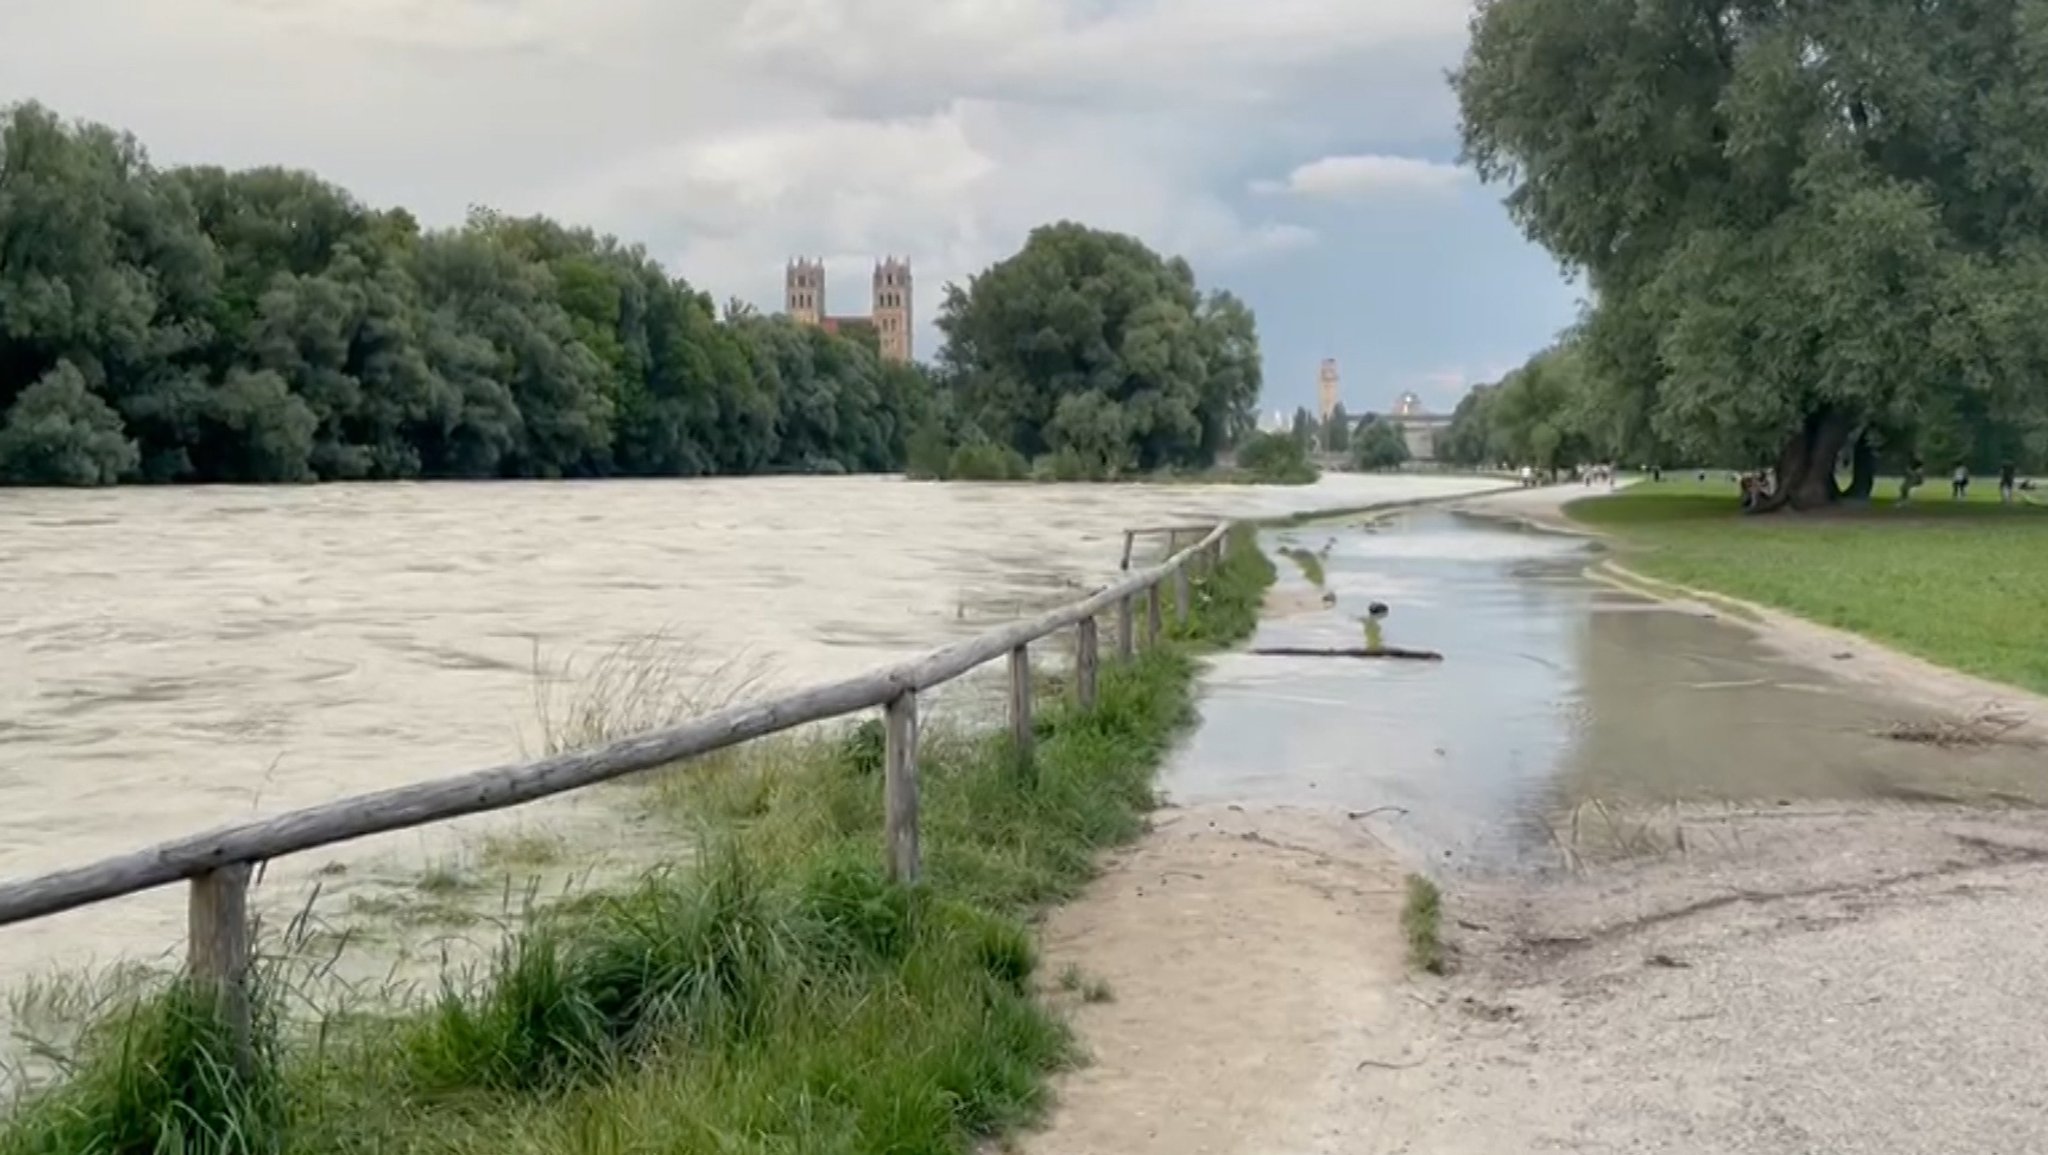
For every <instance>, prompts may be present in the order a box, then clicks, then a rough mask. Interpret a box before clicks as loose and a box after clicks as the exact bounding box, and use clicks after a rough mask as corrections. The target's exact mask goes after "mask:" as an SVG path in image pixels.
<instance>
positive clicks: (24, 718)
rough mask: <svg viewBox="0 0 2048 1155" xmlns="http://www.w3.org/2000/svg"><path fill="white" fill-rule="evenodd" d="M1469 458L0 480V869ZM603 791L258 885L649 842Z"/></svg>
mask: <svg viewBox="0 0 2048 1155" xmlns="http://www.w3.org/2000/svg"><path fill="white" fill-rule="evenodd" d="M1483 484H1484V483H1477V482H1472V481H1468V480H1459V479H1451V478H1424V477H1392V478H1382V477H1357V476H1348V477H1347V476H1332V477H1330V478H1328V479H1326V480H1325V481H1323V482H1321V483H1319V484H1317V485H1315V486H1309V487H1298V488H1254V487H1163V486H1162V487H1153V486H1115V487H1106V486H1074V487H1069V486H975V485H946V486H938V485H919V484H912V483H907V482H903V481H900V480H895V479H885V478H854V479H776V480H731V481H696V482H610V483H601V484H556V485H546V484H501V485H493V484H435V485H379V486H341V485H337V486H323V487H318V488H272V489H239V488H219V489H175V490H174V489H162V490H148V489H133V490H121V491H118V492H99V493H60V492H28V491H18V490H17V491H7V490H0V877H19V876H22V875H27V874H32V873H36V872H39V871H43V870H49V869H53V868H58V867H64V866H70V865H76V864H80V863H83V862H86V861H90V860H92V859H94V858H97V857H100V856H104V855H108V854H113V853H118V852H122V851H126V850H131V849H134V848H137V847H139V846H141V845H143V844H145V843H148V842H151V841H154V840H158V839H162V838H166V837H169V836H173V835H178V834H183V833H187V832H191V831H195V830H199V829H203V828H206V827H208V826H211V825H215V824H219V823H222V822H227V821H231V820H235V819H238V818H242V817H245V816H252V815H259V814H265V813H275V812H278V811H282V810H285V809H288V808H291V807H297V806H304V805H308V804H311V803H316V802H321V801H325V800H328V799H332V798H336V797H340V796H343V795H346V794H350V793H355V792H359V791H364V790H370V789H375V788H379V787H385V786H390V785H394V784H400V783H406V782H412V781H417V780H420V779H423V778H428V777H433V776H437V775H442V774H446V773H451V772H455V771H460V770H467V769H474V768H477V767H481V766H486V765H491V764H494V763H497V762H500V761H504V760H507V759H511V758H516V757H518V756H519V755H521V754H522V753H535V752H538V750H539V749H540V748H541V747H542V746H543V745H545V741H546V735H545V734H544V733H543V730H544V727H543V724H542V723H543V719H544V718H545V719H550V720H551V727H552V728H554V729H561V728H563V727H564V726H568V727H570V728H573V727H574V725H575V723H576V722H577V721H578V719H577V718H576V717H575V715H576V705H577V700H578V693H579V691H580V690H588V689H589V688H590V683H591V682H592V680H593V679H596V680H598V681H602V680H603V677H604V676H605V675H604V670H605V667H604V664H603V661H604V659H603V655H605V654H606V653H607V652H610V651H612V650H614V648H616V647H619V646H622V645H625V646H630V645H634V644H636V643H639V644H640V645H641V646H642V647H643V648H642V651H641V652H642V654H643V656H644V655H646V654H648V653H654V654H658V655H659V657H660V660H661V663H662V664H663V666H664V668H665V669H666V670H667V671H668V677H667V680H666V681H665V682H664V683H663V684H661V685H656V686H648V685H645V684H638V685H633V686H622V685H619V684H614V685H613V686H612V687H611V688H612V689H613V690H614V691H621V690H624V691H630V692H625V693H622V694H621V695H619V696H622V697H626V698H632V697H634V696H635V694H637V695H638V696H639V697H641V698H642V699H644V701H642V702H641V703H640V705H641V706H642V707H643V708H644V709H645V710H646V711H649V712H650V713H651V714H658V713H660V711H661V710H663V709H668V708H672V707H673V706H674V705H675V703H676V700H677V699H678V698H679V697H685V698H687V697H690V696H692V695H695V696H697V697H700V698H702V697H707V696H716V695H721V694H729V693H732V692H734V691H735V690H736V689H739V690H751V691H754V692H758V691H760V690H763V689H766V688H769V687H772V686H774V685H776V684H789V683H806V682H813V681H818V680H823V679H828V678H832V677H837V676H842V675H846V674H849V673H853V672H857V671H859V670H862V669H865V668H868V667H871V666H874V665H878V664H882V663H885V662H888V661H892V660H895V659H898V658H901V657H904V656H906V655H909V654H912V653H915V652H918V651H921V650H924V649H927V648H930V647H932V646H934V645H937V644H941V643H944V642H946V641H950V640H953V639H955V638H958V637H961V636H965V635H968V634H971V633H974V632H977V631H979V630H982V629H985V628H987V627H988V626H990V625H991V624H992V623H996V622H999V621H1004V620H1008V619H1011V618H1013V617H1015V616H1017V615H1018V614H1019V613H1021V612H1023V611H1025V610H1027V609H1030V608H1032V607H1034V606H1038V605H1041V604H1044V603H1045V602H1047V601H1049V600H1052V599H1057V598H1064V597H1069V596H1072V595H1073V594H1074V592H1075V591H1077V590H1080V589H1082V588H1084V587H1089V586H1092V585H1095V584H1098V583H1100V582H1101V581H1103V580H1104V579H1106V578H1107V577H1108V576H1109V575H1111V574H1112V573H1113V572H1114V570H1115V569H1116V566H1117V562H1118V557H1119V553H1120V549H1121V531H1122V529H1123V528H1124V527H1125V526H1129V525H1133V524H1146V523H1159V522H1168V521H1179V520H1187V519H1208V518H1214V517H1217V516H1226V515H1230V516H1256V515H1271V514H1280V513H1288V512H1297V511H1303V510H1309V509H1330V508H1340V507H1356V506H1361V505H1366V504H1370V503H1376V502H1387V501H1398V500H1404V499H1412V498H1418V497H1427V496H1441V495H1447V494H1454V493H1459V492H1468V491H1470V490H1472V489H1474V488H1475V487H1478V486H1481V485H1483ZM649 638H659V639H661V640H660V642H659V643H658V644H655V645H653V646H652V647H648V646H647V644H646V642H645V640H646V639H649ZM649 720H658V719H655V718H651V717H650V719H649ZM611 721H613V722H617V721H619V719H616V718H615V719H611ZM615 801H616V800H610V799H607V798H606V797H605V796H604V795H603V792H598V794H596V795H592V796H588V797H583V798H578V799H575V800H558V801H556V802H553V803H549V804H543V805H541V806H538V807H532V808H528V809H525V810H521V811H516V812H511V813H510V814H507V815H500V816H492V817H488V818H484V819H478V820H473V821H471V822H469V823H466V824H461V825H460V826H458V827H456V828H454V829H452V830H451V829H449V828H429V829H426V830H421V831H414V832H408V833H404V834H399V835H393V836H390V837H388V838H385V839H380V840H372V841H370V842H366V843H361V844H356V845H353V846H349V847H344V848H336V849H335V850H333V851H331V852H322V853H320V854H317V855H307V856H303V857H302V859H301V860H287V861H284V862H281V863H277V864H273V866H272V867H271V869H270V870H269V872H268V873H267V875H266V876H265V878H264V879H263V881H262V884H261V886H260V887H259V892H258V898H259V903H260V904H261V905H262V906H263V908H264V909H266V910H267V911H269V912H271V914H272V916H273V917H274V918H278V919H281V918H282V917H283V916H285V915H287V914H289V913H290V912H291V911H292V910H293V909H295V907H296V905H297V904H298V903H299V902H300V901H301V900H302V896H303V895H305V894H306V893H307V892H308V890H309V884H310V883H311V882H312V881H313V880H315V879H317V880H318V881H319V883H320V885H321V886H322V887H323V889H324V891H325V893H326V895H327V896H328V898H329V899H332V900H334V901H335V902H337V903H340V904H342V905H343V906H351V905H352V906H355V907H359V908H363V909H366V910H371V911H376V910H383V909H388V908H389V907H390V905H391V901H392V895H393V894H394V893H398V892H399V891H404V892H406V893H411V892H412V891H415V890H418V889H421V886H419V885H416V884H419V883H420V880H421V871H422V870H423V869H425V870H427V871H429V872H432V873H433V875H434V876H435V877H445V876H448V875H450V874H451V873H452V872H453V867H451V866H450V864H451V863H452V864H453V865H454V866H460V865H462V864H463V863H465V862H467V861H469V860H470V859H473V858H474V857H476V854H477V847H478V845H479V842H478V840H479V839H480V838H488V837H492V836H494V833H495V832H501V831H509V832H510V833H508V834H506V839H507V841H505V842H504V843H502V844H501V845H502V846H503V847H509V848H510V849H509V850H506V851H504V852H503V853H501V854H500V855H499V857H501V858H505V859H508V860H511V859H518V858H521V857H525V858H529V859H537V858H543V857H552V856H550V855H536V854H532V853H527V854H525V855H523V856H522V855H521V854H519V853H517V851H518V850H519V848H520V847H521V846H522V845H524V846H527V847H528V848H529V849H530V847H531V846H532V845H533V844H534V843H535V837H534V835H535V832H539V836H542V837H544V838H545V839H548V840H556V839H559V840H562V841H565V842H568V843H570V844H572V845H575V846H576V847H577V848H578V849H577V852H576V853H575V854H572V855H568V856H566V857H569V858H572V859H574V860H575V861H577V862H579V863H588V862H589V860H590V856H589V855H588V854H587V853H585V852H584V851H585V850H586V849H587V848H590V847H594V846H602V847H604V848H606V850H607V851H608V852H609V853H611V854H613V855H615V856H618V857H620V858H622V859H624V860H625V865H631V863H632V861H634V860H635V859H636V858H637V859H638V860H648V859H652V858H657V857H660V856H661V855H662V854H663V853H664V852H666V851H668V850H670V849H671V848H670V847H668V846H667V845H665V844H664V843H662V842H659V841H656V840H653V839H650V838H639V839H636V837H635V834H636V831H635V830H634V829H633V828H631V827H630V826H627V825H625V822H626V820H625V819H624V818H622V814H621V810H620V808H619V807H618V806H617V805H616V804H615ZM663 837H666V835H664V836H663ZM521 840H524V841H523V842H522V841H521ZM429 889H431V888H429ZM183 901H184V899H183V895H182V894H181V893H180V892H179V891H178V890H177V889H176V888H171V889H168V890H165V891H160V892H156V893H154V894H150V895H144V896H138V897H136V898H133V899H129V900H125V901H121V902H115V903H109V904H105V905H101V906H97V907H93V908H90V909H87V910H84V911H78V912H73V913H70V914H67V915H63V916H60V917H57V918H52V919H47V920H43V921H40V922H35V923H30V924H26V925H22V926H16V927H10V928H5V929H0V986H5V987H15V986H18V985H19V983H20V981H21V980H22V979H23V978H24V977H27V976H34V975H37V974H41V973H48V972H51V971H52V970H55V969H69V968H77V967H79V966H81V965H84V964H105V963H108V962H110V961H112V960H114V959H120V958H131V957H151V956H156V957H161V954H162V952H164V951H165V950H167V949H170V948H173V947H174V946H176V945H177V944H178V943H179V942H180V941H181V939H182V920H183ZM4 1013H5V1012H4V1011H0V1014H4Z"/></svg>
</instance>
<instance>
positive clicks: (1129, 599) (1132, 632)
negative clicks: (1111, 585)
mask: <svg viewBox="0 0 2048 1155" xmlns="http://www.w3.org/2000/svg"><path fill="white" fill-rule="evenodd" d="M1136 599H1137V595H1136V594H1126V595H1124V596H1123V597H1121V598H1119V599H1117V603H1116V656H1117V657H1118V658H1121V659H1122V660H1124V661H1126V662H1128V661H1130V660H1131V656H1132V655H1134V654H1136V653H1137V652H1138V607H1137V605H1136V604H1135V603H1136Z"/></svg>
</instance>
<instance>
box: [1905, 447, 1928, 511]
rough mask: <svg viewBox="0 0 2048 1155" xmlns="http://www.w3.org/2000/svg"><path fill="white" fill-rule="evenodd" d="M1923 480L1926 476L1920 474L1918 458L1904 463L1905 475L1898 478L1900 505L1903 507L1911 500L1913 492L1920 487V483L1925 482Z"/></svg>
mask: <svg viewBox="0 0 2048 1155" xmlns="http://www.w3.org/2000/svg"><path fill="white" fill-rule="evenodd" d="M1925 478H1926V475H1925V474H1924V473H1922V472H1921V465H1920V459H1919V458H1917V457H1915V458H1914V459H1913V460H1911V461H1908V462H1907V463H1906V475H1905V476H1904V477H1901V478H1899V504H1900V505H1904V504H1906V502H1907V501H1909V500H1911V498H1912V496H1913V491H1914V490H1915V489H1918V488H1919V487H1920V483H1921V481H1923V480H1925Z"/></svg>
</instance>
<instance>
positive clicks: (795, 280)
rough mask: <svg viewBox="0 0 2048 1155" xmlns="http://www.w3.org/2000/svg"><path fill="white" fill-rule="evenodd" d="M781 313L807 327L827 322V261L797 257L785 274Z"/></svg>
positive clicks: (785, 270) (783, 277) (784, 271)
mask: <svg viewBox="0 0 2048 1155" xmlns="http://www.w3.org/2000/svg"><path fill="white" fill-rule="evenodd" d="M782 311H783V312H785V313H788V314H789V315H790V316H791V317H793V318H795V319H796V320H797V321H798V322H800V323H802V324H805V325H821V324H823V323H824V321H825V262H823V261H812V260H806V259H805V258H803V257H798V258H797V259H796V260H793V261H791V262H789V265H788V267H787V268H785V269H784V270H783V273H782Z"/></svg>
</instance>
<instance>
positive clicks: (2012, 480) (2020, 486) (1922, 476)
mask: <svg viewBox="0 0 2048 1155" xmlns="http://www.w3.org/2000/svg"><path fill="white" fill-rule="evenodd" d="M1659 476H1660V477H1661V471H1659ZM1728 476H1729V479H1730V480H1732V481H1734V482H1735V483H1736V485H1737V486H1738V487H1740V489H1741V491H1742V508H1744V509H1748V508H1750V507H1751V506H1753V505H1756V504H1757V503H1758V502H1761V501H1763V500H1764V499H1765V498H1767V497H1769V496H1770V495H1771V492H1772V490H1773V489H1774V488H1776V479H1775V477H1774V476H1773V471H1772V470H1769V469H1759V470H1756V471H1754V472H1751V473H1739V474H1738V473H1731V474H1729V475H1728ZM1699 479H1700V480H1701V481H1705V480H1706V479H1707V471H1706V470H1704V469H1702V470H1700V476H1699ZM1926 481H1927V470H1926V466H1925V465H1924V464H1922V462H1921V461H1920V459H1919V458H1917V457H1916V458H1914V459H1912V461H1910V462H1908V463H1907V465H1906V472H1905V473H1904V474H1903V475H1902V476H1901V477H1900V478H1899V501H1900V502H1901V503H1904V502H1907V501H1910V500H1911V499H1912V497H1913V491H1914V490H1916V489H1918V488H1920V486H1922V485H1924V484H1926ZM2033 488H2034V482H2033V480H2032V479H2031V478H2023V477H2020V476H2019V471H2018V470H2017V469H2015V468H2014V467H2013V463H2012V462H2010V461H2008V462H2006V463H2005V464H2004V465H2001V466H1999V468H1998V500H1999V501H2000V503H2002V504H2005V505H2011V504H2012V503H2013V501H2014V500H2015V498H2016V497H2017V496H2018V495H2019V494H2021V493H2031V492H2032V490H2033ZM1969 496H1970V467H1969V466H1967V465H1958V466H1956V471H1955V473H1954V474H1952V475H1951V476H1950V478H1949V498H1950V499H1951V500H1953V501H1964V500H1967V499H1968V498H1969ZM2027 500H2028V501H2029V502H2032V501H2033V499H2032V498H2031V497H2029V498H2028V499H2027Z"/></svg>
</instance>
